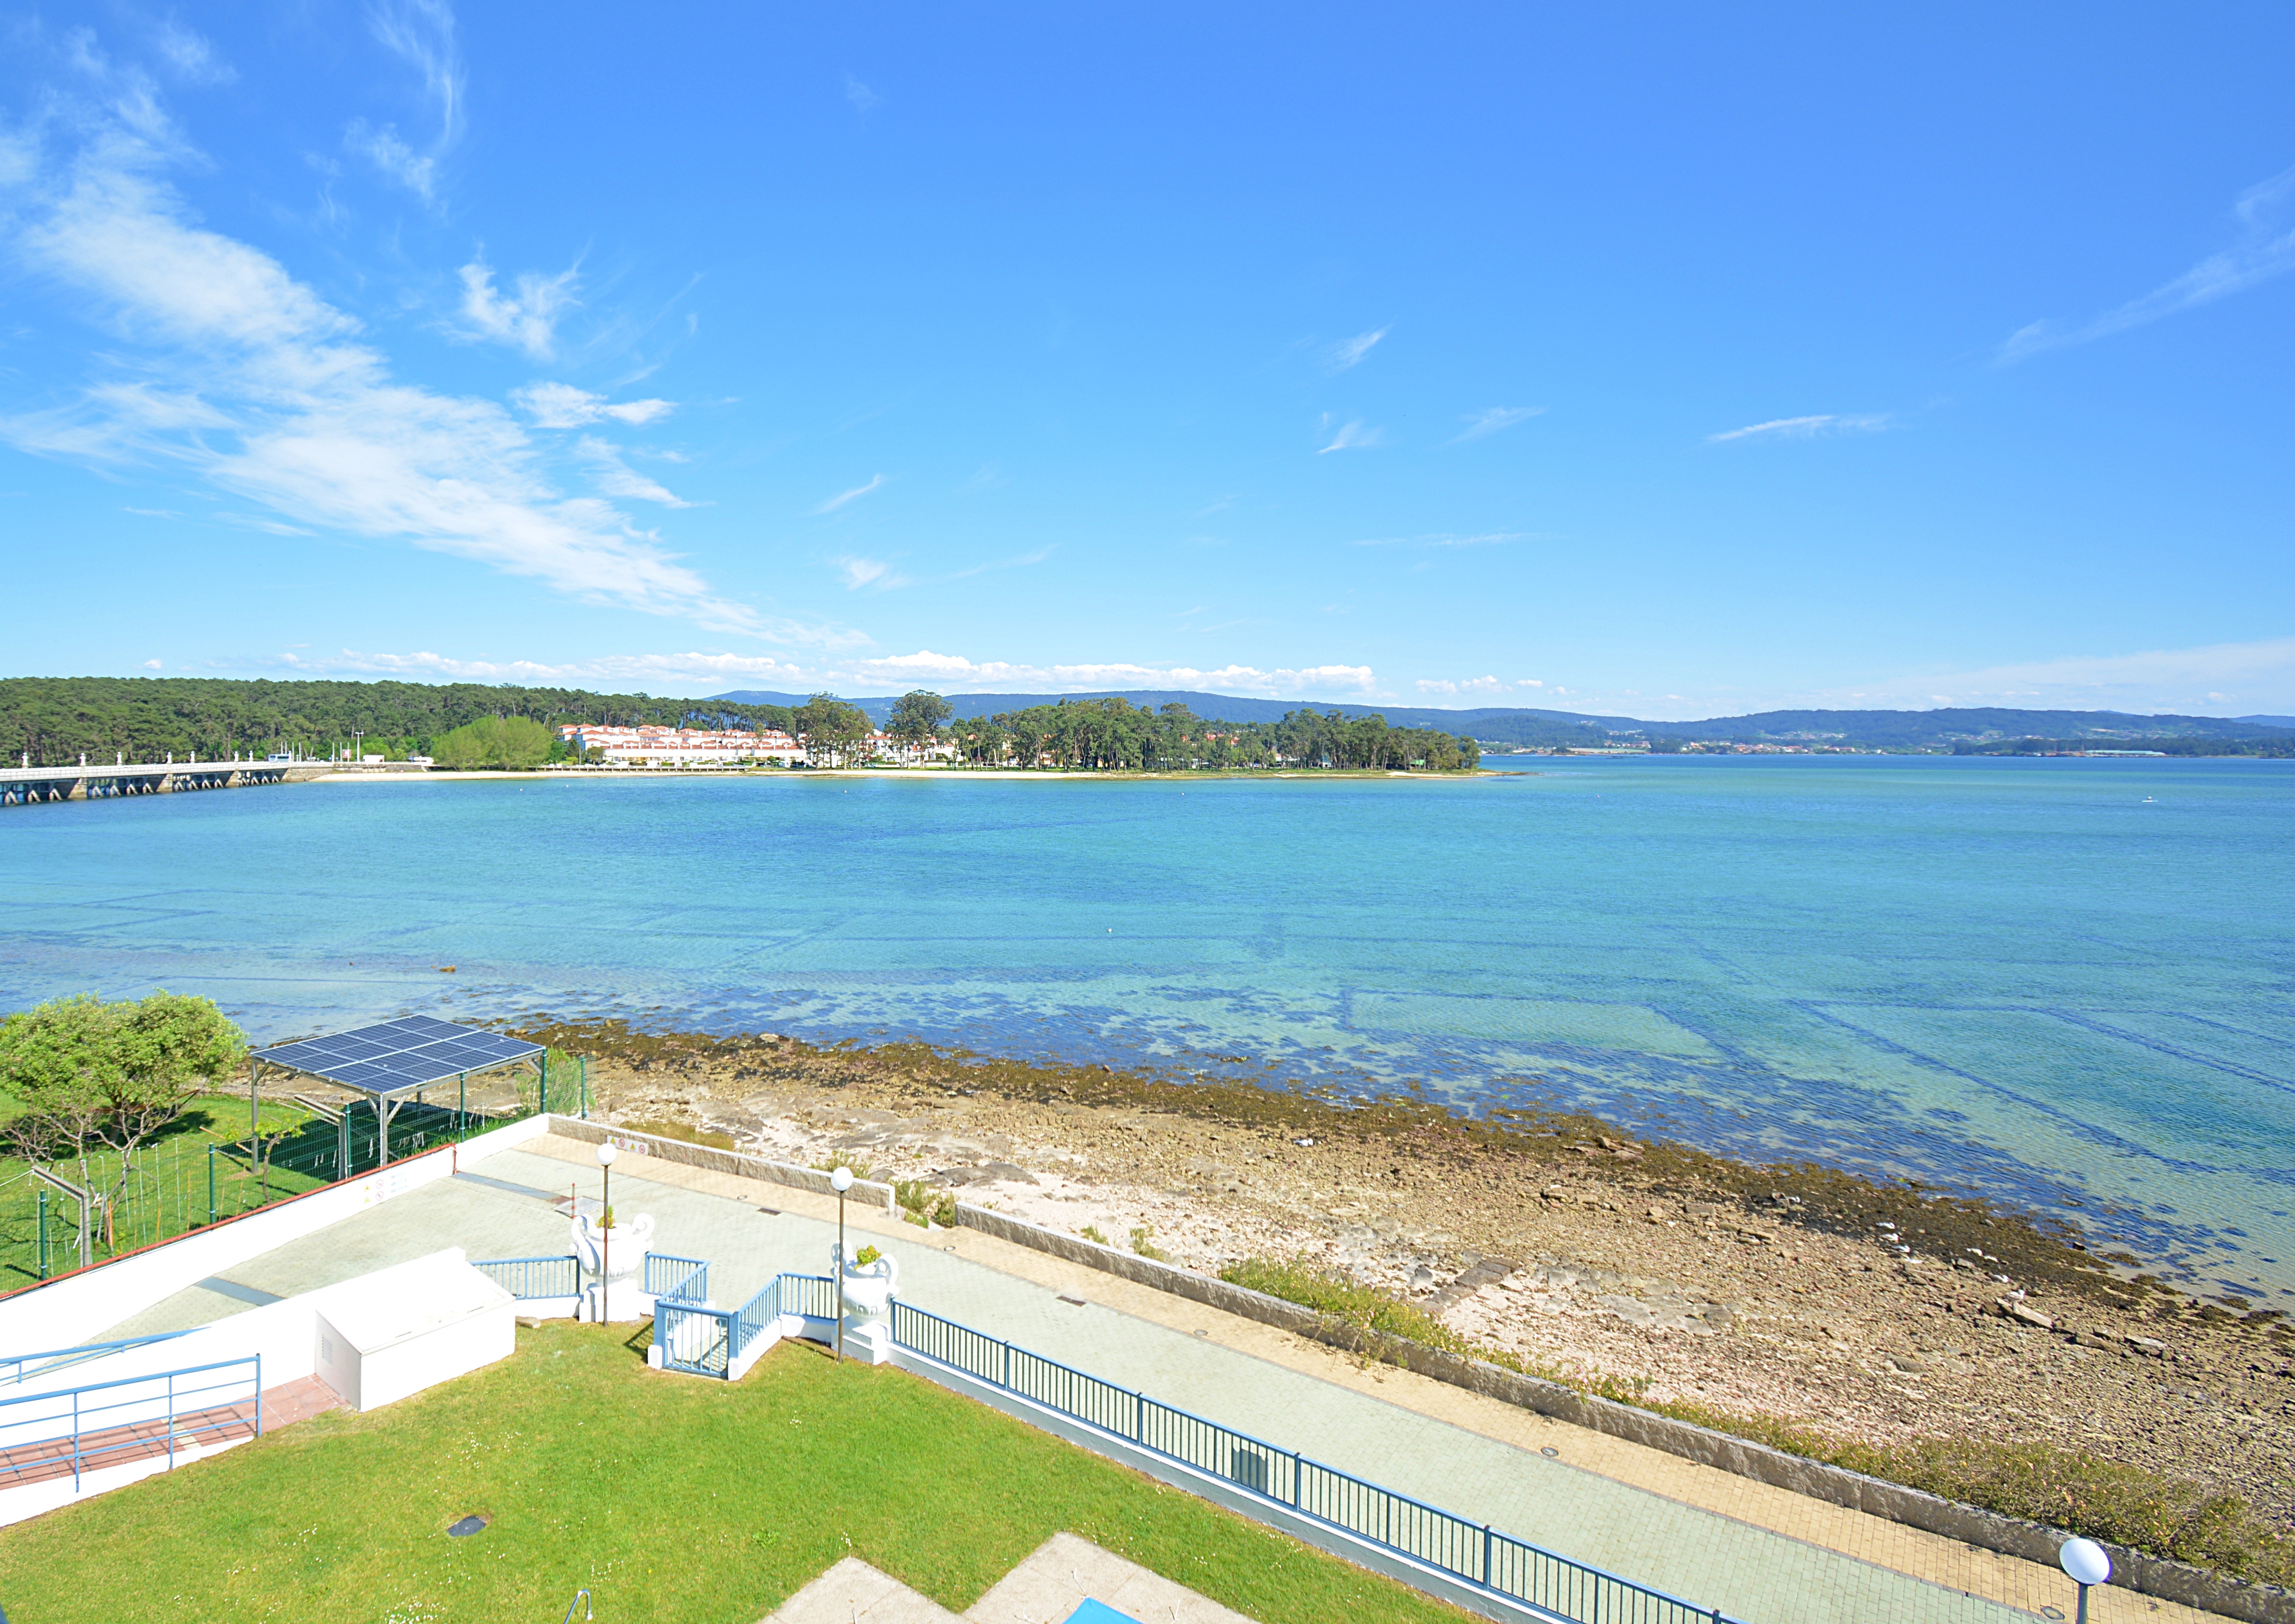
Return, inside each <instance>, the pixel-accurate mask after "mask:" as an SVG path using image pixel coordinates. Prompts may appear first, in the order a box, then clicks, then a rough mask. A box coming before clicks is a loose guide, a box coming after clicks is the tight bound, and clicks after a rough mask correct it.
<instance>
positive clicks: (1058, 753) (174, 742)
mask: <svg viewBox="0 0 2295 1624" xmlns="http://www.w3.org/2000/svg"><path fill="white" fill-rule="evenodd" d="M846 712H851V713H853V714H852V716H850V717H846V716H845V713H846ZM832 715H833V716H836V717H839V718H843V719H844V720H846V721H851V722H853V727H852V728H850V729H847V730H846V731H851V732H853V733H855V734H856V737H859V738H865V737H866V731H865V730H866V722H865V719H860V718H859V714H858V712H857V710H855V708H854V707H853V706H849V705H845V704H844V703H842V702H840V701H837V700H836V699H835V698H834V697H833V696H830V695H820V696H816V698H814V699H813V701H812V702H810V703H809V704H807V705H804V706H786V705H764V704H757V705H752V704H744V703H739V702H737V701H733V700H729V699H678V698H654V697H652V696H650V695H647V694H602V693H592V692H591V691H589V690H584V689H578V688H523V687H515V686H510V685H508V684H501V685H490V684H485V683H477V682H450V683H443V684H431V683H426V682H392V681H380V682H348V681H286V682H280V681H263V680H257V681H232V680H225V679H216V678H199V677H12V678H7V679H4V680H0V761H6V762H10V763H14V762H21V761H26V760H29V763H30V764H31V765H34V766H61V765H66V764H69V763H72V762H75V761H77V760H78V758H79V757H80V756H81V755H83V754H85V755H86V756H87V757H88V758H89V759H90V760H94V761H106V760H109V759H110V758H111V757H112V755H114V754H115V753H116V754H118V755H124V756H125V757H126V758H127V760H129V761H131V762H135V761H160V760H164V759H167V757H168V756H169V755H173V756H174V758H175V759H176V760H179V761H180V760H183V759H184V758H186V757H188V756H191V755H200V756H207V757H219V756H228V755H232V754H233V753H234V752H252V753H253V754H256V755H269V754H271V753H273V752H274V751H287V750H291V751H293V752H295V753H297V754H298V755H309V756H318V757H325V756H330V755H333V754H335V753H336V752H337V751H338V750H339V749H342V748H345V747H351V746H353V745H354V743H355V746H356V747H357V749H358V750H359V751H360V752H361V753H362V754H379V755H387V756H390V757H393V758H404V757H405V756H408V755H430V754H432V753H433V750H434V748H435V747H437V742H438V741H439V740H440V739H444V738H445V737H446V735H448V734H450V733H452V732H453V731H454V730H456V729H458V728H463V727H467V726H469V725H470V724H471V723H473V722H482V721H487V720H490V719H502V720H509V719H510V718H523V719H525V720H527V721H529V722H538V723H540V724H541V725H542V726H543V727H544V728H551V729H554V728H557V727H559V726H560V725H562V724H564V723H567V722H595V723H600V724H605V725H611V726H618V727H644V726H657V727H689V728H714V729H727V730H750V731H759V732H764V731H779V732H785V733H798V732H804V731H808V728H807V726H806V722H807V721H808V719H810V720H813V721H815V722H818V721H820V720H821V718H823V717H826V716H832ZM815 730H817V729H815ZM889 730H890V731H891V733H892V735H893V737H894V739H895V740H896V741H898V742H900V743H902V744H905V745H908V746H911V747H914V746H919V745H923V744H926V743H929V742H934V741H939V742H943V743H946V744H948V745H951V746H952V747H953V748H954V750H955V752H956V755H957V757H958V759H959V760H960V761H961V762H964V763H968V764H971V765H976V766H999V765H1004V766H1050V767H1063V768H1090V769H1097V770H1099V771H1124V770H1130V771H1178V770H1185V769H1190V768H1197V769H1201V768H1251V767H1275V766H1281V767H1286V768H1312V769H1348V768H1352V769H1356V770H1378V769H1384V770H1388V771H1463V770H1466V769H1471V768H1473V767H1474V766H1475V765H1476V764H1477V763H1479V762H1480V760H1481V757H1482V753H1481V749H1480V747H1478V746H1477V745H1476V744H1475V743H1474V740H1473V739H1467V738H1460V737H1456V736H1454V735H1451V734H1449V733H1444V732H1441V731H1438V730H1434V729H1431V728H1400V727H1392V726H1390V725H1388V723H1387V722H1386V721H1385V719H1384V717H1382V716H1378V715H1368V716H1365V715H1347V714H1343V713H1341V712H1338V711H1335V710H1333V711H1328V712H1325V711H1318V710H1314V709H1312V708H1311V707H1306V706H1302V707H1301V708H1299V709H1297V710H1295V711H1293V712H1291V713H1290V714H1287V715H1286V716H1284V717H1283V718H1282V719H1281V720H1280V721H1278V722H1212V721H1206V720H1205V719H1204V718H1202V717H1199V716H1197V714H1195V713H1194V712H1193V711H1191V710H1190V709H1189V708H1188V706H1185V705H1181V704H1166V705H1164V706H1160V707H1158V708H1156V709H1153V710H1150V709H1148V708H1147V707H1145V706H1137V705H1133V704H1131V702H1130V701H1128V700H1125V699H1122V698H1094V699H1064V700H1061V701H1059V702H1058V703H1055V704H1049V705H1034V706H1026V707H1025V708H1022V709H1018V710H1014V711H1009V712H1004V713H1001V714H997V715H994V716H989V717H984V718H975V719H972V720H968V721H963V722H957V721H953V720H952V719H951V711H950V706H949V705H948V703H947V701H945V700H944V699H943V698H941V697H940V696H939V695H937V694H933V693H928V692H925V691H922V690H919V691H918V692H915V693H911V694H909V695H907V696H904V697H903V698H902V700H901V701H900V702H899V704H898V705H896V706H894V712H893V714H892V716H891V718H890V722H889ZM842 755H844V751H843V750H840V757H841V756H842Z"/></svg>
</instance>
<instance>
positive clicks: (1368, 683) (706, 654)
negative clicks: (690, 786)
mask: <svg viewBox="0 0 2295 1624" xmlns="http://www.w3.org/2000/svg"><path fill="white" fill-rule="evenodd" d="M268 663H269V664H270V665H273V666H274V667H279V668H284V669H287V670H291V671H297V672H303V673H312V674H334V673H355V674H362V675H374V676H404V677H410V678H414V679H417V680H426V679H427V680H429V681H492V682H534V683H542V682H584V683H626V684H639V683H643V684H647V685H649V687H651V688H652V689H653V690H656V691H658V690H660V689H662V688H665V687H682V688H686V689H704V688H710V689H723V688H727V687H733V686H742V687H748V686H757V687H771V688H778V689H780V690H784V691H790V692H806V691H811V690H818V689H823V688H826V689H830V690H835V691H837V692H841V693H847V694H869V693H881V692H888V691H896V690H901V689H905V688H911V687H915V686H918V685H919V684H923V685H929V686H933V687H936V688H938V689H940V690H942V691H943V692H951V693H953V692H964V691H971V692H983V691H984V692H991V693H997V692H1002V693H1014V692H1018V693H1078V692H1090V691H1093V690H1101V689H1131V688H1163V689H1171V688H1181V689H1202V690H1210V691H1213V692H1218V693H1235V694H1254V695H1262V696H1265V697H1267V698H1310V697H1311V698H1330V697H1334V696H1336V697H1348V696H1356V697H1360V696H1361V695H1364V694H1368V693H1370V692H1372V691H1373V690H1376V687H1377V679H1376V675H1375V673H1373V671H1372V670H1371V668H1370V667H1369V666H1368V665H1307V666H1301V667H1297V668H1293V667H1289V666H1278V667H1274V668H1272V669H1266V668H1262V667H1260V666H1256V665H1221V666H1217V667H1199V666H1194V665H1155V664H1131V663H1127V662H1120V661H1119V662H1111V663H1108V664H1105V665H1030V664H1026V663H1023V662H1017V661H1008V660H973V659H968V658H967V657H964V656H962V655H954V654H935V652H933V650H931V649H918V650H917V651H916V652H915V653H914V654H895V655H885V656H879V657H857V656H854V655H852V654H849V653H845V652H840V651H839V649H837V648H835V647H829V648H825V649H823V650H822V652H821V654H819V655H817V656H814V657H807V658H804V659H801V660H793V659H788V658H784V657H778V656H774V655H754V654H734V653H728V652H724V651H720V650H711V651H694V652H689V653H682V654H681V653H666V654H614V655H597V656H592V657H583V658H576V659H567V660H537V659H470V658H460V657H453V656H450V655H443V654H437V653H434V652H430V651H427V650H425V651H419V652H413V653H406V654H387V653H380V654H379V653H372V652H363V651H360V650H356V649H342V650H340V651H339V652H338V653H335V654H332V655H314V654H309V653H306V652H304V651H301V650H299V649H289V650H286V651H285V652H283V653H282V654H280V655H278V656H277V657H274V658H273V659H272V660H271V661H269V662H268Z"/></svg>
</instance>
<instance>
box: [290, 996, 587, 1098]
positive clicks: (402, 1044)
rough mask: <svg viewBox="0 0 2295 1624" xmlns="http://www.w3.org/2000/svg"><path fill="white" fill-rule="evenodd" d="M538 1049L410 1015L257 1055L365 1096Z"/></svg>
mask: <svg viewBox="0 0 2295 1624" xmlns="http://www.w3.org/2000/svg"><path fill="white" fill-rule="evenodd" d="M542 1052H543V1049H542V1045H540V1044H539V1043H528V1042H527V1041H525V1040H524V1039H522V1038H505V1037H503V1036H502V1034H501V1033H499V1032H481V1031H479V1030H478V1028H477V1027H475V1026H457V1025H455V1024H453V1022H451V1021H438V1020H433V1019H431V1017H430V1016H427V1015H410V1016H403V1017H401V1018H400V1019H398V1020H396V1021H385V1022H383V1023H382V1024H380V1026H362V1027H360V1028H358V1029H357V1030H356V1031H355V1032H337V1033H336V1034H335V1035H334V1036H332V1037H331V1038H308V1039H306V1040H305V1041H302V1042H300V1043H282V1044H281V1045H279V1047H278V1048H276V1049H257V1051H256V1055H255V1057H256V1058H257V1060H260V1061H262V1062H263V1063H264V1064H265V1065H279V1066H286V1067H289V1068H290V1069H292V1070H294V1071H298V1072H307V1073H310V1074H311V1075H312V1076H314V1077H323V1078H325V1079H326V1080H327V1081H329V1082H335V1083H340V1084H341V1085H342V1086H343V1087H345V1088H347V1089H358V1090H359V1091H360V1092H361V1093H363V1094H403V1093H404V1092H406V1091H407V1090H408V1089H420V1088H425V1087H428V1086H429V1084H431V1083H434V1082H444V1081H445V1080H446V1079H447V1078H449V1077H457V1076H460V1075H461V1074H462V1073H465V1072H482V1071H485V1070H486V1069H487V1068H488V1067H490V1066H496V1065H504V1064H506V1063H508V1062H510V1061H513V1060H525V1059H528V1058H531V1057H534V1056H536V1055H539V1054H541V1053H542Z"/></svg>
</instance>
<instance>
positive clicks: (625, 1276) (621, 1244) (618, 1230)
mask: <svg viewBox="0 0 2295 1624" xmlns="http://www.w3.org/2000/svg"><path fill="white" fill-rule="evenodd" d="M608 1236H612V1237H613V1238H612V1245H607V1237H608ZM652 1246H653V1214H652V1213H650V1212H641V1213H639V1214H638V1215H637V1216H636V1217H635V1218H617V1219H616V1220H614V1227H613V1228H611V1229H604V1228H600V1227H599V1226H598V1224H597V1222H596V1221H595V1220H592V1218H591V1216H590V1215H589V1214H588V1213H587V1212H583V1213H579V1214H577V1215H576V1217H575V1220H574V1255H575V1257H576V1259H577V1260H579V1261H580V1264H581V1269H582V1275H583V1277H584V1281H585V1282H586V1283H587V1284H586V1285H584V1291H583V1294H584V1297H586V1298H588V1299H590V1307H589V1310H588V1312H589V1316H590V1317H591V1318H600V1319H638V1318H643V1317H644V1314H645V1312H646V1310H648V1309H649V1307H650V1306H651V1305H650V1304H649V1303H646V1302H640V1301H639V1299H640V1298H641V1296H642V1294H643V1293H641V1292H640V1291H639V1290H638V1285H637V1282H635V1281H634V1280H633V1279H632V1277H633V1276H634V1275H635V1274H636V1273H637V1272H638V1270H639V1269H641V1268H642V1267H643V1266H644V1264H645V1254H646V1253H647V1252H648V1251H649V1250H651V1248H652ZM608 1262H610V1264H611V1267H612V1269H613V1275H612V1277H610V1278H608V1277H605V1275H604V1273H603V1271H604V1269H606V1267H607V1266H608ZM600 1286H603V1288H604V1291H603V1293H602V1295H603V1297H604V1301H605V1306H604V1308H603V1310H602V1311H601V1310H600V1308H599V1306H598V1301H597V1299H598V1296H599V1295H600V1293H599V1287H600Z"/></svg>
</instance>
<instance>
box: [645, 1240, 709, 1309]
mask: <svg viewBox="0 0 2295 1624" xmlns="http://www.w3.org/2000/svg"><path fill="white" fill-rule="evenodd" d="M645 1292H646V1295H648V1296H649V1297H652V1298H654V1299H656V1300H657V1301H662V1302H707V1301H708V1300H709V1265H708V1264H706V1263H705V1262H703V1261H701V1260H700V1259H699V1258H677V1257H671V1256H670V1255H669V1254H668V1253H660V1252H649V1253H646V1254H645Z"/></svg>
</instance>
